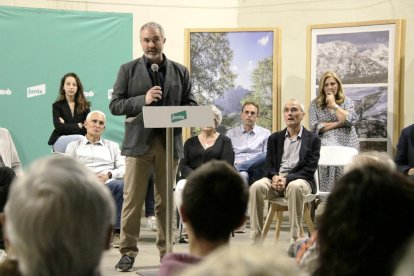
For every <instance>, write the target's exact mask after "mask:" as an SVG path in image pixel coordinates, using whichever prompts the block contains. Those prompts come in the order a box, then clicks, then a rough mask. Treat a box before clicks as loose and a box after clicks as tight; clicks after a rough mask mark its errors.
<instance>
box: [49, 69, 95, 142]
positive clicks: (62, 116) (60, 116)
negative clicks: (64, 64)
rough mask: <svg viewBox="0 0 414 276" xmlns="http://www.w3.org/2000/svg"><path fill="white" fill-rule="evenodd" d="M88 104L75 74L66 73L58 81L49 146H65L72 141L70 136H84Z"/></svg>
mask: <svg viewBox="0 0 414 276" xmlns="http://www.w3.org/2000/svg"><path fill="white" fill-rule="evenodd" d="M90 105H91V104H90V102H89V101H87V100H86V98H85V95H84V94H83V86H82V83H81V81H80V79H79V77H78V75H76V74H75V73H67V74H66V75H64V76H63V77H62V79H61V80H60V88H59V96H58V97H57V99H56V101H55V102H54V103H53V106H52V113H53V125H54V126H55V129H54V130H53V132H52V134H51V135H50V138H49V142H48V144H49V145H52V146H53V145H54V144H55V143H56V142H57V141H59V142H58V143H64V144H67V143H68V142H69V141H72V140H73V137H68V136H71V135H79V138H81V135H85V134H86V129H85V128H84V126H83V123H84V122H85V119H86V115H88V113H89V108H90Z"/></svg>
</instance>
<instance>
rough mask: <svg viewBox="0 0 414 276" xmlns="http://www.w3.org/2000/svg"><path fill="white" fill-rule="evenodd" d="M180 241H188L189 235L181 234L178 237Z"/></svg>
mask: <svg viewBox="0 0 414 276" xmlns="http://www.w3.org/2000/svg"><path fill="white" fill-rule="evenodd" d="M178 243H188V236H187V234H184V235H181V236H180V237H179V238H178Z"/></svg>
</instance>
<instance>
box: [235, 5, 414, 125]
mask: <svg viewBox="0 0 414 276" xmlns="http://www.w3.org/2000/svg"><path fill="white" fill-rule="evenodd" d="M238 5H239V7H238V16H239V18H238V26H239V27H259V26H260V27H263V26H265V27H266V26H277V27H280V28H281V29H282V72H281V76H282V80H281V85H282V103H283V102H284V101H286V100H288V99H289V98H292V97H293V98H297V99H300V100H302V101H305V81H306V47H307V46H306V45H307V41H306V34H307V29H306V28H307V26H308V25H314V24H324V23H342V22H359V21H372V20H384V19H400V18H401V19H406V23H407V24H406V50H405V52H406V57H405V85H404V99H405V101H404V118H403V124H404V126H407V125H409V124H412V123H414V108H412V105H413V103H414V95H413V89H414V88H413V87H414V78H413V77H412V76H413V74H414V61H413V59H414V48H413V47H411V45H413V43H414V31H413V29H414V1H412V0H389V1H383V0H382V1H381V0H362V1H361V0H345V1H343V0H278V1H271V0H239V3H238ZM282 121H283V120H282ZM282 125H283V123H282Z"/></svg>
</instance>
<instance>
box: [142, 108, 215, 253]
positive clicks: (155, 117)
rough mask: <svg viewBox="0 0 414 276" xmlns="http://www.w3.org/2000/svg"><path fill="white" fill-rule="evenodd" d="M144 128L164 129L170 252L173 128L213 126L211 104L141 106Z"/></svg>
mask: <svg viewBox="0 0 414 276" xmlns="http://www.w3.org/2000/svg"><path fill="white" fill-rule="evenodd" d="M142 114H143V119H144V127H145V128H165V129H166V134H165V135H166V139H165V140H166V160H167V163H166V172H167V173H166V178H167V189H166V190H167V195H166V199H167V202H166V206H167V210H166V211H167V215H166V219H167V230H166V234H165V238H166V250H167V253H169V252H172V244H173V243H172V241H173V220H172V218H173V211H174V200H173V187H174V180H175V171H174V168H173V164H174V162H173V161H174V160H173V158H174V140H173V139H174V136H173V129H174V128H181V127H207V126H214V115H213V111H212V108H211V106H144V107H143V108H142Z"/></svg>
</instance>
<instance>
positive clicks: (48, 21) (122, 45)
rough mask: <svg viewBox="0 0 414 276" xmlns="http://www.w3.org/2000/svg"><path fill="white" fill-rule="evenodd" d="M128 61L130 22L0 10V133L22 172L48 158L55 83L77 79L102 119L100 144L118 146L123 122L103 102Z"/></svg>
mask: <svg viewBox="0 0 414 276" xmlns="http://www.w3.org/2000/svg"><path fill="white" fill-rule="evenodd" d="M131 59H132V14H120V13H97V12H75V11H62V10H48V9H29V8H14V7H2V6H0V127H4V128H7V129H9V131H10V132H11V135H12V137H13V140H14V142H15V145H16V147H17V151H18V153H19V157H20V160H21V161H22V163H23V165H24V166H27V165H28V164H30V162H31V161H33V160H34V159H36V158H39V157H41V156H45V155H48V154H51V147H50V146H49V145H47V141H48V139H49V136H50V134H51V133H52V130H53V122H52V104H53V102H54V101H55V100H56V97H57V95H58V89H59V84H60V79H61V78H62V76H63V75H64V74H66V73H67V72H75V73H77V74H78V75H79V77H80V79H81V81H82V84H83V86H84V90H85V95H86V96H87V98H88V100H89V101H91V103H92V107H91V110H95V109H99V110H101V111H103V112H104V113H105V114H106V115H107V127H106V131H105V134H104V137H105V138H107V139H111V140H114V141H117V142H118V143H121V141H122V138H123V131H124V126H123V119H124V118H123V117H120V116H112V115H111V114H110V112H109V108H108V104H109V99H108V94H109V93H110V92H111V89H112V86H113V84H114V82H115V79H116V75H117V72H118V69H119V67H120V65H121V64H123V63H125V62H128V61H130V60H131Z"/></svg>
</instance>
